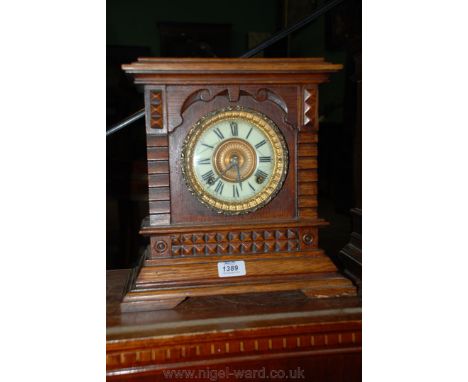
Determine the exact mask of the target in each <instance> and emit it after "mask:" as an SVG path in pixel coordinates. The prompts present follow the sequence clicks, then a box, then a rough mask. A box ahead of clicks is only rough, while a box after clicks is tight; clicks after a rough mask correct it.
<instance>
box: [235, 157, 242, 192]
mask: <svg viewBox="0 0 468 382" xmlns="http://www.w3.org/2000/svg"><path fill="white" fill-rule="evenodd" d="M236 170H237V181H238V182H239V185H240V188H241V190H242V182H241V176H240V171H239V165H238V164H237V163H236Z"/></svg>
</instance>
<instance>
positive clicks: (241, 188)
mask: <svg viewBox="0 0 468 382" xmlns="http://www.w3.org/2000/svg"><path fill="white" fill-rule="evenodd" d="M287 166H288V150H287V146H286V142H285V140H284V138H283V136H282V134H281V132H280V130H279V129H278V127H277V126H276V124H275V123H274V122H273V121H271V120H270V119H268V118H267V117H266V116H265V115H263V114H261V113H258V112H256V111H253V110H250V109H245V108H242V107H239V106H238V107H235V108H233V107H229V108H226V109H221V110H216V111H214V112H212V113H210V114H208V115H207V116H205V117H203V118H202V119H201V120H200V121H198V122H197V123H196V124H195V125H194V126H193V128H192V129H191V130H190V132H189V134H188V136H187V138H186V139H185V141H184V144H183V147H182V172H183V175H184V178H185V181H186V184H187V187H188V188H189V190H190V191H191V192H192V194H193V195H195V196H196V197H197V198H198V199H199V201H200V202H201V203H203V204H205V205H206V206H207V207H209V208H211V209H213V210H214V211H216V212H218V213H221V214H225V215H236V214H247V213H250V212H253V211H256V210H257V209H259V208H261V207H263V206H264V205H265V204H267V203H268V202H269V201H270V200H271V199H273V198H274V197H275V195H276V194H277V193H278V191H279V190H280V189H281V186H282V184H283V182H284V178H285V177H286V174H287Z"/></svg>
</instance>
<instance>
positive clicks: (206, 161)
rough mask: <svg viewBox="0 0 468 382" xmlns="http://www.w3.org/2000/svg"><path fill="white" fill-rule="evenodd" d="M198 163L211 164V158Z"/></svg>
mask: <svg viewBox="0 0 468 382" xmlns="http://www.w3.org/2000/svg"><path fill="white" fill-rule="evenodd" d="M260 162H261V161H260ZM197 163H198V164H211V158H206V159H200V160H199V161H198V162H197Z"/></svg>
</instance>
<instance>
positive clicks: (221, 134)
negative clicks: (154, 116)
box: [213, 127, 224, 139]
mask: <svg viewBox="0 0 468 382" xmlns="http://www.w3.org/2000/svg"><path fill="white" fill-rule="evenodd" d="M213 131H214V133H215V134H216V135H217V136H218V138H219V139H224V135H223V133H222V132H221V130H220V129H219V127H217V128H216V129H214V130H213Z"/></svg>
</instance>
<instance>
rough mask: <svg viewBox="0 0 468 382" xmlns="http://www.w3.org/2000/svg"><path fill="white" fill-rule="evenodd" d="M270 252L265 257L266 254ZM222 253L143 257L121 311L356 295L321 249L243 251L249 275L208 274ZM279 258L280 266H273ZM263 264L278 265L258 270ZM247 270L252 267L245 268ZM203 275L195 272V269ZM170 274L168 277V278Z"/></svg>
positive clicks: (354, 288) (350, 283)
mask: <svg viewBox="0 0 468 382" xmlns="http://www.w3.org/2000/svg"><path fill="white" fill-rule="evenodd" d="M268 256H269V257H268ZM218 260H219V261H223V260H224V259H223V260H220V259H212V260H211V261H210V260H208V259H199V260H198V261H199V263H196V262H194V260H193V259H191V260H188V261H187V262H186V263H185V262H179V263H178V264H177V265H167V264H164V262H163V261H162V263H163V264H162V265H151V264H154V263H153V261H152V260H149V261H146V262H143V264H142V267H141V269H140V271H139V272H138V274H136V273H135V276H134V278H133V279H132V280H131V281H130V283H129V287H128V291H127V293H126V295H125V297H124V299H123V301H122V303H121V311H122V312H137V311H151V310H164V309H172V308H174V307H176V306H177V305H178V304H180V303H181V302H182V301H184V300H185V299H186V298H188V297H197V296H210V295H220V294H224V295H229V294H242V293H261V292H279V291H289V290H301V291H302V292H303V293H304V294H305V295H306V296H308V297H310V298H327V297H340V296H356V295H357V293H356V287H355V286H354V285H353V283H352V282H351V281H350V280H349V279H347V278H346V277H344V276H343V275H341V274H340V273H338V272H337V271H336V267H335V265H334V264H333V263H332V262H331V260H330V259H329V258H328V257H327V256H326V255H325V254H324V253H323V251H321V250H317V251H314V252H310V253H303V254H302V253H301V254H295V255H289V257H286V258H285V257H281V259H278V256H277V254H271V255H270V254H262V256H255V255H250V256H245V257H243V260H244V261H245V264H246V268H247V272H248V276H241V277H229V278H218V279H215V278H209V277H208V275H209V274H210V272H211V271H212V269H213V268H214V267H216V262H217V261H218ZM278 261H281V267H277V266H274V265H275V264H277V262H278ZM262 269H268V270H269V272H273V271H272V269H277V270H276V271H275V273H274V274H265V273H263V274H262ZM249 272H250V273H249ZM203 274H204V275H206V276H205V277H203V276H198V277H197V275H203ZM168 279H172V281H170V282H168V281H167V280H168Z"/></svg>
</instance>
